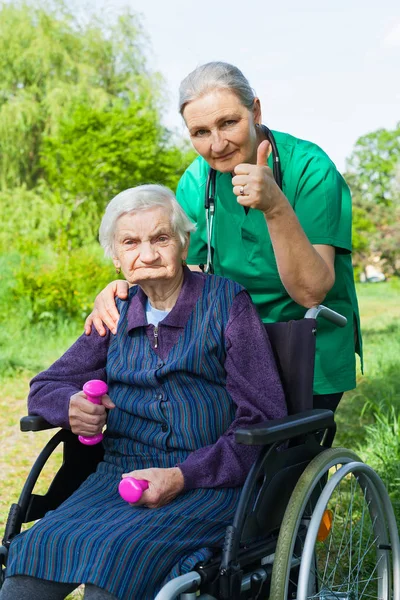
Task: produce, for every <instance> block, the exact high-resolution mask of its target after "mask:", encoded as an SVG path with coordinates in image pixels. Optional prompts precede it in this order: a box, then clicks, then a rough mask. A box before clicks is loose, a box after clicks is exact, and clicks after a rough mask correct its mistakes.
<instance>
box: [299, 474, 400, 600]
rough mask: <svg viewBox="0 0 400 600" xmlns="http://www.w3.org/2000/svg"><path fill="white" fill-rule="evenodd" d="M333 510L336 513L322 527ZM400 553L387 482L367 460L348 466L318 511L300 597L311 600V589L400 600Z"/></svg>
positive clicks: (311, 529)
mask: <svg viewBox="0 0 400 600" xmlns="http://www.w3.org/2000/svg"><path fill="white" fill-rule="evenodd" d="M328 507H329V508H328ZM341 509H344V510H343V511H342V514H341ZM327 510H329V511H330V514H331V517H328V521H327V522H326V523H325V524H323V525H322V531H321V522H322V523H323V518H324V515H325V514H326V511H327ZM329 521H330V524H329ZM326 525H328V529H329V531H328V530H327V527H326ZM335 528H336V532H335ZM321 538H322V539H321ZM399 557H400V550H399V537H398V531H397V524H396V518H395V515H394V512H393V507H392V504H391V502H390V498H389V495H388V493H387V491H386V488H385V486H384V484H383V482H382V480H381V479H380V477H379V476H378V475H377V473H375V471H374V470H373V469H372V468H371V467H369V466H368V465H366V464H364V463H361V462H352V463H349V464H347V465H343V466H342V467H341V468H340V469H339V470H338V471H337V472H336V473H334V474H333V475H332V477H331V478H330V480H329V482H328V483H327V485H326V486H325V487H324V490H323V491H322V493H321V495H320V497H319V499H318V502H317V504H316V506H315V508H314V510H313V513H312V517H311V520H310V523H309V525H308V528H307V535H306V538H305V542H304V547H303V552H302V557H301V566H300V571H299V579H298V585H297V595H296V598H297V600H308V599H309V598H310V592H309V590H310V589H311V590H312V591H313V592H315V591H316V592H317V595H315V593H314V594H313V595H312V597H313V598H315V597H317V598H324V599H329V600H330V599H331V598H332V599H333V598H343V599H346V600H347V599H348V600H353V599H355V600H358V599H359V598H372V599H379V600H399V594H400V566H399ZM322 568H323V573H322ZM315 582H316V584H317V585H316V586H315V585H314V584H315ZM310 584H311V585H310Z"/></svg>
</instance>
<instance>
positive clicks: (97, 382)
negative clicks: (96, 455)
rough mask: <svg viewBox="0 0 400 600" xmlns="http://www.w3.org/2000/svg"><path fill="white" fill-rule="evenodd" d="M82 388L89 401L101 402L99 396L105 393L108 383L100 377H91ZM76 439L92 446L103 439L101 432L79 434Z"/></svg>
mask: <svg viewBox="0 0 400 600" xmlns="http://www.w3.org/2000/svg"><path fill="white" fill-rule="evenodd" d="M82 389H83V391H84V393H85V394H86V397H87V399H88V400H89V402H92V403H93V404H101V397H102V396H104V394H107V392H108V385H107V384H106V383H105V382H104V381H101V379H91V380H90V381H87V382H86V383H85V385H84V386H83V388H82ZM78 440H79V441H80V442H81V443H82V444H85V446H94V445H95V444H99V443H100V442H101V441H102V440H103V434H102V433H98V434H97V435H91V436H85V435H79V436H78Z"/></svg>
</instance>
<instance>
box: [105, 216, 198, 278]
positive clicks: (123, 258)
mask: <svg viewBox="0 0 400 600" xmlns="http://www.w3.org/2000/svg"><path fill="white" fill-rule="evenodd" d="M114 251H115V255H114V259H113V261H114V264H115V266H116V267H119V268H120V269H121V270H122V272H123V274H124V276H125V278H126V280H127V281H129V283H132V284H134V283H136V284H139V285H140V284H142V283H146V282H151V281H156V280H159V281H160V282H161V281H163V280H165V281H166V280H172V279H174V278H175V277H180V276H181V273H182V260H183V259H185V258H186V255H187V247H185V248H182V246H181V242H180V240H179V237H178V236H177V235H176V234H175V233H173V231H172V229H171V223H170V212H169V210H167V209H166V208H163V207H158V206H157V207H154V208H150V209H148V210H141V211H138V212H133V213H129V214H126V215H122V216H121V217H120V218H119V219H118V220H117V223H116V230H115V235H114Z"/></svg>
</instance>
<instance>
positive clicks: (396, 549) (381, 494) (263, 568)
mask: <svg viewBox="0 0 400 600" xmlns="http://www.w3.org/2000/svg"><path fill="white" fill-rule="evenodd" d="M318 318H325V319H328V320H330V321H332V322H333V323H335V324H336V325H338V326H344V325H345V324H346V319H345V318H344V317H342V316H341V315H339V314H338V313H335V312H334V311H332V310H330V309H328V308H326V307H324V306H319V307H316V308H313V309H310V310H309V311H307V313H306V315H305V317H304V319H301V320H298V321H290V322H287V323H273V324H266V325H265V326H266V329H267V332H268V335H269V338H270V341H271V345H272V348H273V351H274V354H275V358H276V362H277V365H278V369H279V372H280V376H281V380H282V384H283V387H284V391H285V396H286V401H287V405H288V412H289V416H287V417H285V418H283V419H279V420H276V421H271V422H267V423H265V424H258V425H253V426H250V427H248V428H241V429H238V430H237V431H236V434H235V435H236V440H237V441H238V442H240V443H242V444H250V445H257V446H260V447H261V451H260V454H259V456H258V459H257V460H256V462H255V463H254V464H253V466H252V468H251V470H250V472H249V474H248V477H247V479H246V482H245V484H244V486H243V490H242V492H241V495H240V499H239V502H238V506H237V509H236V513H235V517H234V520H233V523H232V524H231V525H230V526H229V527H228V528H227V530H226V534H225V540H224V544H223V547H222V549H221V551H220V552H219V553H218V554H215V555H214V556H213V557H212V558H211V559H210V560H209V561H207V562H206V563H204V564H198V565H197V567H196V569H195V570H194V571H192V572H190V573H186V574H183V575H181V576H179V577H177V578H175V579H173V580H171V581H169V582H168V583H167V584H166V585H164V586H163V587H162V589H161V590H160V591H159V593H158V594H157V596H156V600H174V599H180V600H197V599H199V600H261V599H268V598H269V600H289V599H293V600H312V599H318V600H362V599H363V600H367V599H368V600H370V599H376V600H378V599H379V600H400V544H399V536H398V530H397V525H396V519H395V516H394V512H393V508H392V505H391V502H390V499H389V497H388V494H387V491H386V489H385V487H384V485H383V483H382V481H381V479H380V478H379V477H378V475H377V474H376V473H375V472H374V471H373V470H372V469H371V468H370V467H369V466H368V465H366V464H364V463H363V462H362V461H361V460H360V458H359V457H358V456H357V454H355V453H354V452H352V451H351V450H347V449H344V448H332V447H331V446H332V442H333V439H334V436H335V431H336V425H335V421H334V414H333V413H332V412H331V411H330V410H326V409H313V408H312V398H313V394H312V386H313V371H314V356H315V336H316V332H317V324H318V320H317V319H318ZM52 427H53V426H52V425H50V424H49V423H47V422H46V421H45V420H44V419H42V418H41V417H38V416H35V415H30V416H27V417H23V418H22V419H21V430H22V431H39V430H43V429H50V428H52ZM60 444H62V449H63V462H62V465H61V467H60V469H59V470H58V472H57V474H56V475H55V478H54V480H53V481H52V483H51V485H50V487H49V489H48V491H47V492H46V493H45V494H44V495H38V494H35V493H34V492H33V489H34V486H35V483H36V481H37V479H38V477H39V475H40V472H41V471H42V469H43V467H44V465H45V464H46V462H47V460H48V458H49V457H50V455H51V454H52V453H53V451H54V450H55V448H57V446H58V445H60ZM101 459H102V447H101V446H100V445H98V446H82V445H81V444H80V443H79V442H78V440H77V436H75V435H74V434H72V432H71V431H67V430H59V431H58V432H57V433H56V434H55V435H54V436H53V438H52V439H51V440H50V441H49V442H48V443H47V445H46V446H45V448H44V449H43V450H42V452H41V454H40V455H39V457H38V458H37V460H36V462H35V464H34V466H33V468H32V470H31V472H30V474H29V476H28V479H27V481H26V483H25V485H24V488H23V490H22V493H21V495H20V498H19V500H18V502H17V503H16V504H13V505H12V506H11V508H10V512H9V517H8V521H7V525H6V530H5V534H4V539H3V543H2V546H1V547H0V561H1V564H2V565H3V567H2V572H3V575H2V576H3V577H4V573H5V567H6V562H7V553H8V548H9V545H10V543H11V541H12V539H13V537H15V535H17V534H18V533H19V532H20V531H21V527H22V525H23V524H25V523H29V522H31V521H36V520H37V519H40V518H41V517H42V516H44V514H45V513H46V512H47V511H49V510H53V509H55V508H56V507H57V506H59V504H61V502H63V501H64V500H65V499H66V498H68V497H69V496H70V495H71V494H72V493H73V492H74V491H75V490H76V489H77V488H78V487H79V485H80V484H81V483H82V482H83V481H84V480H85V479H86V478H87V477H88V475H89V474H90V473H92V472H93V471H94V470H95V468H96V465H97V463H98V462H99V461H100V460H101ZM0 586H1V581H0ZM135 600H140V599H135Z"/></svg>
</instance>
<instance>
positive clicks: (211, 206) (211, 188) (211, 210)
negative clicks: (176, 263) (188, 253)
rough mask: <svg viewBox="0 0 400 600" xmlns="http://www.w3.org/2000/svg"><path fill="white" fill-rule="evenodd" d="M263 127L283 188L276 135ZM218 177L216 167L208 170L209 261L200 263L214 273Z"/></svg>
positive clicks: (277, 177) (277, 176)
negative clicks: (214, 234)
mask: <svg viewBox="0 0 400 600" xmlns="http://www.w3.org/2000/svg"><path fill="white" fill-rule="evenodd" d="M261 128H262V130H263V132H264V135H265V137H266V139H267V140H268V141H269V143H270V144H271V154H272V172H273V174H274V179H275V181H276V184H277V185H278V186H279V188H280V189H282V169H281V163H280V159H279V152H278V148H277V145H276V142H275V138H274V135H273V133H272V131H271V130H270V129H268V127H267V126H266V125H261ZM216 179H217V172H216V171H215V169H212V168H211V167H210V169H209V170H208V175H207V183H206V189H205V194H204V208H205V210H206V229H207V263H206V265H200V267H201V268H202V270H203V271H204V272H205V273H214V268H213V250H212V247H211V241H212V232H213V225H214V215H215V198H216Z"/></svg>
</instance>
